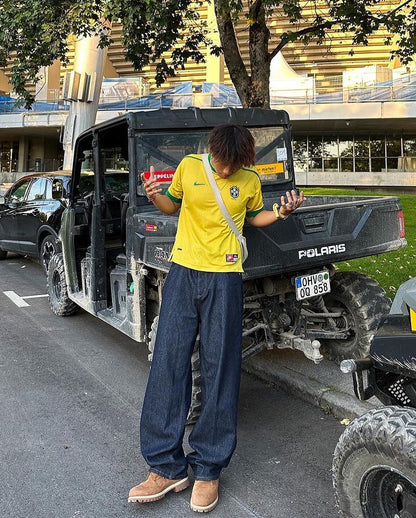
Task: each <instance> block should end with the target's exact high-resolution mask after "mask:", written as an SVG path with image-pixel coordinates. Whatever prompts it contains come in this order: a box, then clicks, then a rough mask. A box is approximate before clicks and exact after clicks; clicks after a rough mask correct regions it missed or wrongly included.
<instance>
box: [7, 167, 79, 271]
mask: <svg viewBox="0 0 416 518" xmlns="http://www.w3.org/2000/svg"><path fill="white" fill-rule="evenodd" d="M70 182H71V173H70V172H63V171H59V172H56V173H38V174H33V175H28V176H25V177H23V178H21V179H20V180H18V181H17V182H16V183H15V184H13V185H12V186H11V187H10V189H9V190H8V191H7V192H6V194H5V196H0V259H5V258H6V256H7V252H17V253H18V254H23V255H29V256H32V257H38V258H39V259H40V261H41V264H42V266H43V268H44V270H45V271H46V270H47V268H48V264H49V261H50V258H51V257H52V255H53V254H54V253H55V252H56V251H57V242H58V232H59V229H60V226H61V216H62V212H63V211H64V208H65V207H66V202H67V200H68V196H69V188H68V187H69V184H70Z"/></svg>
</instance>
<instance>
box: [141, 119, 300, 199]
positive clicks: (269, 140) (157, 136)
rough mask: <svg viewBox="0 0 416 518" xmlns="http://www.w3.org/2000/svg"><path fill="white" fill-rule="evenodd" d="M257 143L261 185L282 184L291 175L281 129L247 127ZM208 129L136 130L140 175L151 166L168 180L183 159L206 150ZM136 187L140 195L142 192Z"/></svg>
mask: <svg viewBox="0 0 416 518" xmlns="http://www.w3.org/2000/svg"><path fill="white" fill-rule="evenodd" d="M249 129H250V131H251V133H252V135H253V137H254V140H255V142H256V164H255V165H256V167H257V170H258V172H259V175H260V179H261V182H262V184H268V183H285V182H287V181H288V179H290V178H291V173H290V169H289V167H290V165H289V163H288V157H289V156H290V152H289V150H288V146H289V145H290V143H289V141H288V139H287V135H286V134H285V131H284V129H283V128H279V127H269V128H267V127H266V128H249ZM208 137H209V130H193V131H181V132H174V131H172V132H157V133H151V132H149V133H147V132H146V133H139V134H138V135H137V145H138V156H139V157H140V158H139V174H140V173H141V172H146V171H149V168H150V166H152V165H153V166H154V168H155V171H156V173H155V174H156V179H157V180H158V181H159V182H161V183H170V181H171V179H172V176H173V173H174V171H175V169H176V167H177V166H178V165H179V162H180V161H181V160H182V158H183V157H184V156H186V155H189V154H194V153H195V154H201V153H207V152H208ZM142 191H143V189H142V187H139V194H144V191H143V192H142Z"/></svg>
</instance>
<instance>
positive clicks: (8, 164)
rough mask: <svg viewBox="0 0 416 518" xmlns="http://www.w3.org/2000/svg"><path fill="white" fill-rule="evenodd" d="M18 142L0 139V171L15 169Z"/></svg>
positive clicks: (17, 156)
mask: <svg viewBox="0 0 416 518" xmlns="http://www.w3.org/2000/svg"><path fill="white" fill-rule="evenodd" d="M18 158H19V143H18V142H12V141H9V140H4V141H0V171H1V172H3V173H8V172H15V171H17V163H18Z"/></svg>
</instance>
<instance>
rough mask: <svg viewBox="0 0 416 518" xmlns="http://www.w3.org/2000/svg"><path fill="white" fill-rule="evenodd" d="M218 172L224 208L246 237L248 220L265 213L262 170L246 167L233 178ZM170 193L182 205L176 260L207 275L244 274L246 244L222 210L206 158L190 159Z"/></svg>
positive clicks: (177, 173) (183, 163)
mask: <svg viewBox="0 0 416 518" xmlns="http://www.w3.org/2000/svg"><path fill="white" fill-rule="evenodd" d="M210 158H211V157H209V159H210ZM213 172H214V178H215V181H216V182H217V185H218V188H219V190H220V193H221V196H222V199H223V201H224V204H225V206H226V207H227V209H228V211H229V213H230V214H231V217H232V218H233V220H234V222H235V224H236V225H237V228H238V229H239V230H240V232H241V231H242V229H243V225H244V219H245V217H246V216H248V217H254V216H256V215H257V214H258V213H259V212H261V211H262V210H263V209H264V207H263V198H262V193H261V183H260V179H259V177H258V174H257V171H256V169H255V168H254V167H253V168H242V169H240V170H239V171H237V172H235V173H233V174H232V175H231V176H229V177H228V178H220V177H219V176H218V175H217V174H216V173H215V171H214V170H213ZM166 194H167V196H169V198H170V199H171V200H173V201H174V202H177V203H181V209H180V214H179V223H178V231H177V234H176V239H175V244H174V246H173V250H172V256H171V259H172V261H173V262H175V263H178V264H181V265H182V266H186V267H188V268H192V269H194V270H200V271H206V272H242V271H243V268H242V264H241V247H240V244H239V242H238V240H237V238H236V236H235V235H234V233H233V231H232V230H231V228H230V227H229V226H228V223H227V221H226V220H225V219H224V216H223V215H222V212H221V210H220V208H219V207H218V204H217V200H216V199H215V196H214V193H213V192H212V188H211V185H210V183H209V180H208V178H207V175H206V172H205V169H204V165H203V163H202V158H201V156H200V155H188V156H186V157H185V158H184V159H183V160H182V161H181V163H180V164H179V166H178V168H177V169H176V171H175V174H174V175H173V180H172V184H171V185H170V186H169V189H168V190H167V192H166Z"/></svg>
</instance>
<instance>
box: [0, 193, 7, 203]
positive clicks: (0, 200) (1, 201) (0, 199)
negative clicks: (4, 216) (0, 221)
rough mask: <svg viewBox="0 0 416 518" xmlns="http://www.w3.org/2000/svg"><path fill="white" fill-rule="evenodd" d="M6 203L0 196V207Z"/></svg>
mask: <svg viewBox="0 0 416 518" xmlns="http://www.w3.org/2000/svg"><path fill="white" fill-rule="evenodd" d="M5 203H6V198H5V197H4V196H3V195H1V194H0V205H4V204H5Z"/></svg>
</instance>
